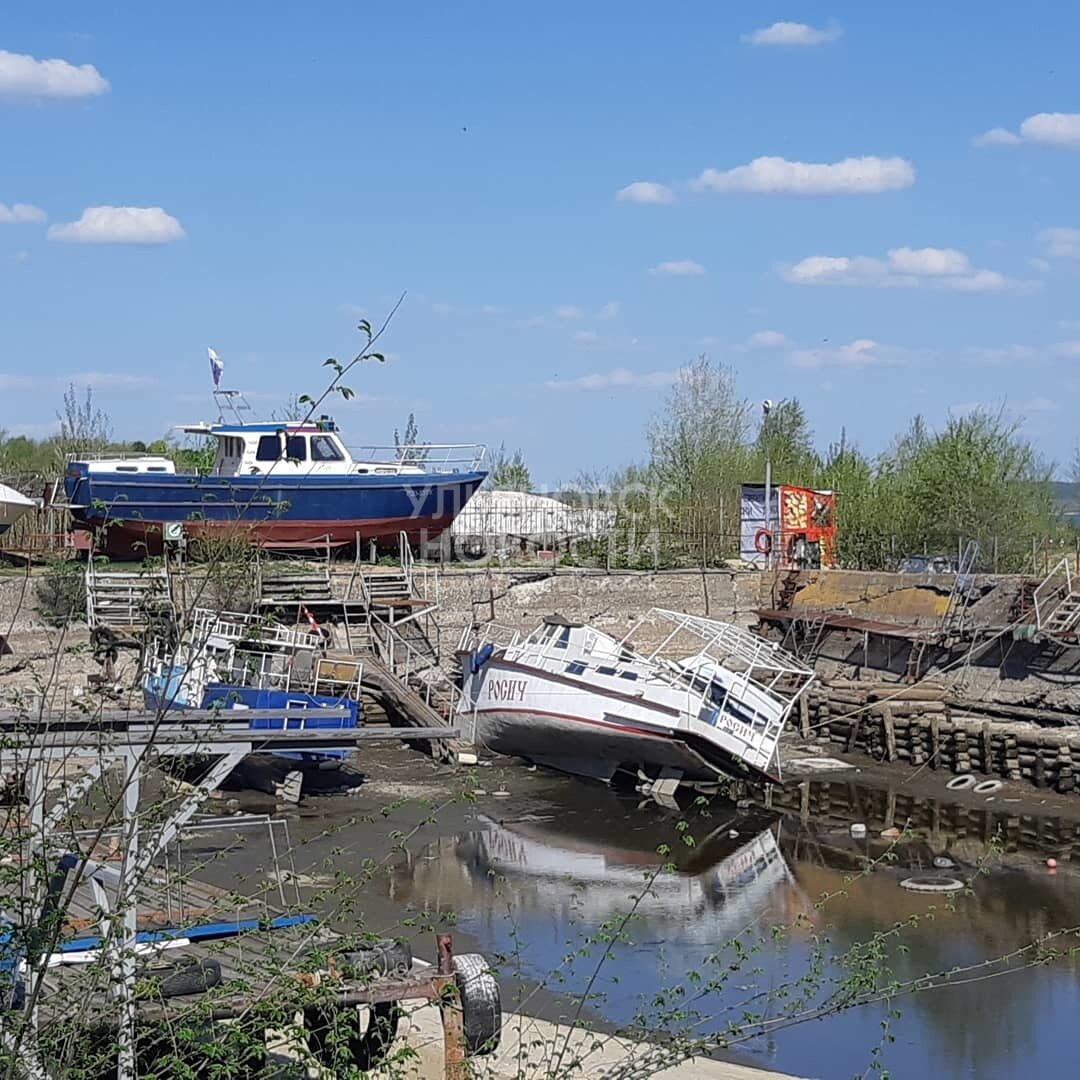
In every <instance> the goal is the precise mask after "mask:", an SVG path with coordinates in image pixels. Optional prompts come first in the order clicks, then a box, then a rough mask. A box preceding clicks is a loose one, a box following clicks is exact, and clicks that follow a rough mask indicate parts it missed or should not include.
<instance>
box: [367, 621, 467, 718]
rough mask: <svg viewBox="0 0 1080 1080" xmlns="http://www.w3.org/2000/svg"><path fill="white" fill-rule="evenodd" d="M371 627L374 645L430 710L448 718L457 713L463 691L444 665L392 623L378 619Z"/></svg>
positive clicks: (381, 658) (382, 658)
mask: <svg viewBox="0 0 1080 1080" xmlns="http://www.w3.org/2000/svg"><path fill="white" fill-rule="evenodd" d="M371 628H372V633H371V642H372V645H373V646H374V648H375V652H376V653H377V654H378V656H379V659H380V660H382V662H383V663H384V664H385V665H386V667H387V668H388V669H389V670H390V673H391V674H392V675H394V676H396V677H397V678H398V679H400V680H401V682H402V683H404V684H405V685H406V686H407V687H408V688H409V689H410V690H411V691H412V692H413V693H414V694H417V695H418V696H419V697H420V698H421V700H422V701H423V702H424V704H425V705H427V707H428V708H429V709H434V710H435V711H436V712H438V713H440V714H442V715H444V716H445V717H446V718H447V719H449V718H450V717H451V716H453V714H454V710H455V709H456V707H457V702H458V698H459V697H460V696H461V692H460V690H459V689H458V687H457V684H456V683H455V682H454V680H453V679H452V678H451V677H450V676H449V675H448V674H447V673H446V672H445V671H444V670H443V668H442V666H441V665H440V664H439V663H438V662H437V661H435V660H433V659H432V658H431V657H430V656H425V655H424V653H422V652H421V651H420V650H419V649H417V648H416V647H415V646H414V645H412V644H411V643H410V642H408V641H406V640H405V638H403V637H401V635H400V634H398V633H397V631H396V630H395V629H394V627H393V626H391V625H390V624H389V623H385V622H382V621H381V620H378V619H376V620H373V621H372V623H371ZM418 684H419V685H418ZM433 696H434V697H435V699H436V700H435V701H434V703H433ZM439 699H441V700H439Z"/></svg>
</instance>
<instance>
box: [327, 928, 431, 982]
mask: <svg viewBox="0 0 1080 1080" xmlns="http://www.w3.org/2000/svg"><path fill="white" fill-rule="evenodd" d="M412 962H413V955H412V948H411V947H410V945H409V943H408V942H407V941H395V940H394V939H393V938H380V939H379V940H378V941H373V942H371V943H370V944H364V945H361V946H360V947H359V948H356V949H350V950H349V951H348V952H344V953H339V954H337V955H336V956H335V957H334V965H335V966H336V967H337V969H338V970H339V971H340V972H341V973H342V974H343V975H344V976H345V977H346V978H349V979H358V978H362V977H363V976H365V975H407V974H408V973H409V972H410V971H411V970H412Z"/></svg>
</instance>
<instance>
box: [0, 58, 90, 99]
mask: <svg viewBox="0 0 1080 1080" xmlns="http://www.w3.org/2000/svg"><path fill="white" fill-rule="evenodd" d="M108 89H109V83H108V81H107V80H106V79H104V78H102V76H101V73H100V72H99V71H98V70H97V68H95V67H94V66H93V65H91V64H82V65H80V66H78V67H76V66H75V65H74V64H69V63H68V62H67V61H66V60H38V59H36V58H35V57H33V56H28V55H26V54H24V53H12V52H5V51H3V50H2V49H0V98H8V99H20V98H23V99H30V100H35V99H42V98H81V97H94V96H96V95H98V94H104V93H105V91H106V90H108Z"/></svg>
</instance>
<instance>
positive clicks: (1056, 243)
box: [1039, 228, 1080, 259]
mask: <svg viewBox="0 0 1080 1080" xmlns="http://www.w3.org/2000/svg"><path fill="white" fill-rule="evenodd" d="M1039 242H1040V243H1041V244H1042V248H1043V251H1045V252H1046V254H1047V255H1049V256H1050V258H1052V259H1080V229H1066V228H1055V229H1043V231H1042V232H1041V233H1039Z"/></svg>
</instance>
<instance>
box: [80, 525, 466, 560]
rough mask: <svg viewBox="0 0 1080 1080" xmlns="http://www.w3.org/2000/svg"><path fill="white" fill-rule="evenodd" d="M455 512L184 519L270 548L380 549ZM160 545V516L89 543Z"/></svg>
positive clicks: (129, 551)
mask: <svg viewBox="0 0 1080 1080" xmlns="http://www.w3.org/2000/svg"><path fill="white" fill-rule="evenodd" d="M453 520H454V515H453V514H442V515H439V516H435V517H427V518H382V519H370V518H368V519H364V520H361V521H274V522H267V521H259V522H256V521H252V522H245V521H185V522H184V536H185V537H186V538H187V539H194V538H196V537H199V536H206V537H207V538H208V539H210V538H215V539H229V538H233V537H236V538H239V539H243V540H246V541H248V542H249V543H250V544H252V545H254V546H256V547H260V548H264V549H266V550H269V551H273V550H274V549H281V550H293V551H303V550H305V549H306V550H312V551H315V550H320V551H325V550H326V549H327V547H330V548H335V549H340V548H345V547H352V546H353V545H356V544H357V543H358V542H359V544H360V545H365V544H368V543H370V542H372V541H374V543H375V545H376V547H378V548H379V549H392V550H393V551H395V552H396V551H397V545H398V537H399V536H400V535H401V534H402V533H405V535H406V536H407V537H408V538H409V543H410V544H413V545H414V546H415V545H417V544H420V543H423V542H426V541H429V540H435V539H437V538H438V537H439V536H441V535H442V533H443V532H445V531H446V529H448V528H449V527H450V523H451V522H452V521H453ZM163 550H164V543H163V540H162V526H161V523H160V522H141V521H130V520H128V521H124V522H116V523H114V524H110V525H108V526H106V527H105V528H103V529H100V530H98V532H97V534H96V536H95V538H94V544H93V551H94V553H95V554H97V555H107V556H109V557H110V558H114V559H144V558H147V557H148V556H153V555H160V554H162V551H163Z"/></svg>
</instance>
